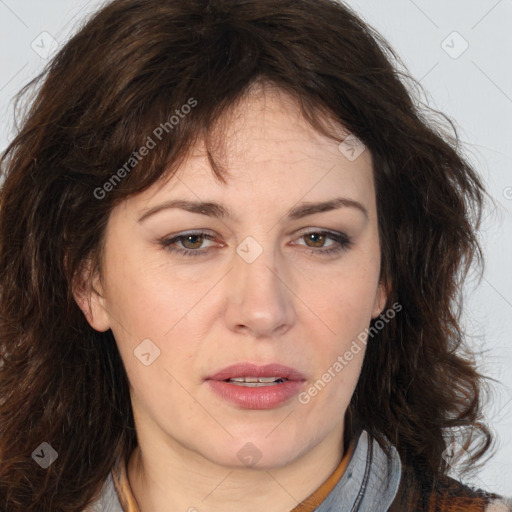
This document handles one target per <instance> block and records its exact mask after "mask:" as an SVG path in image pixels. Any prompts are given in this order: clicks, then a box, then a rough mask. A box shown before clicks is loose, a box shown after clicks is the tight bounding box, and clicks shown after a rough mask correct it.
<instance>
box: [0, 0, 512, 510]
mask: <svg viewBox="0 0 512 512" xmlns="http://www.w3.org/2000/svg"><path fill="white" fill-rule="evenodd" d="M394 59H396V57H395V56H394V54H393V52H392V50H391V49H390V48H389V47H388V46H387V44H386V42H385V41H383V40H382V38H381V37H380V36H379V35H378V34H376V33H375V32H373V31H372V30H371V29H370V28H369V27H368V26H366V25H365V24H364V23H363V22H362V21H361V20H359V19H358V18H357V17H356V15H355V14H354V13H352V12H351V11H350V10H349V9H348V8H347V7H345V6H343V5H342V4H341V3H338V2H335V1H331V0H301V1H298V0H287V1H276V0H229V1H228V0H217V1H207V0H190V1H187V2H179V1H178V0H159V1H157V0H115V1H113V2H111V3H109V4H107V5H106V6H105V7H104V8H103V9H102V10H101V11H99V12H98V13H97V14H96V15H95V16H94V17H93V18H92V19H91V20H90V21H88V23H87V24H86V25H85V26H84V27H82V28H81V30H80V31H79V32H78V33H77V34H76V35H75V36H74V37H73V38H72V39H71V40H70V41H69V42H68V43H67V44H66V45H65V47H64V48H63V49H62V50H61V51H60V52H59V53H58V55H57V56H56V57H55V59H54V60H53V61H52V63H51V65H50V66H49V68H48V70H47V72H46V73H45V74H44V76H43V77H41V78H42V86H41V88H40V90H39V93H38V95H37V97H36V98H35V100H34V101H33V104H32V105H31V108H30V111H29V112H28V114H27V116H26V119H25V120H24V123H23V125H22V127H21V129H20V132H19V134H18V135H17V137H16V138H15V139H14V141H13V142H12V144H11V145H10V147H9V148H8V149H7V151H6V153H5V155H4V157H3V159H2V172H3V175H4V177H5V178H4V179H5V181H4V183H3V187H2V192H1V201H0V247H1V252H0V262H1V265H2V268H3V274H2V281H1V290H2V293H1V331H0V333H1V355H2V360H3V364H2V366H1V368H0V382H1V391H0V393H1V395H0V396H1V400H0V415H1V424H2V437H1V442H0V443H1V444H0V453H1V457H2V464H1V466H0V475H1V478H0V510H2V511H8V512H18V511H24V512H25V511H38V512H42V511H52V512H56V511H58V512H75V511H83V510H86V511H91V510H118V511H119V510H123V511H124V512H128V511H129V512H134V511H138V512H148V511H151V512H163V511H169V510H173V511H174V510H183V511H185V510H188V511H190V512H191V511H194V510H197V511H200V512H203V511H220V510H222V511H223V512H224V511H231V510H244V511H256V510H258V511H259V510H266V511H276V512H280V511H288V510H294V511H312V510H317V511H321V512H322V511H328V510H336V511H345V510H346V511H357V510H358V511H386V510H390V511H404V510H407V511H408V510H411V511H431V510H442V511H445V510H446V511H454V510H470V511H472V510H475V511H476V510H512V508H511V506H510V504H507V503H506V501H505V500H504V499H502V498H500V497H499V496H496V495H493V494H489V493H486V492H484V491H481V490H475V489H470V488H469V487H466V486H464V485H463V483H461V482H459V481H457V480H453V479H451V478H449V477H448V476H447V473H448V471H449V469H450V467H451V465H452V464H453V463H454V458H455V460H456V459H457V457H458V456H464V455H467V457H466V458H467V459H468V464H467V467H468V469H470V468H471V467H472V466H473V465H474V464H475V463H476V462H477V461H478V460H480V459H481V458H482V456H483V455H484V454H485V453H486V452H487V451H488V449H489V447H490V445H491V441H492V438H491V435H490V433H489V430H488V427H487V426H486V425H485V424H484V423H483V422H482V416H481V391H482V382H483V381H482V379H483V377H482V376H481V375H480V374H479V373H478V371H477V369H476V368H475V365H474V363H473V362H472V359H471V354H468V353H467V351H466V352H465V351H464V350H465V346H464V340H463V337H462V334H461V330H460V328H459V314H458V313H459V312H458V310H457V308H456V300H457V298H458V293H459V292H460V287H461V284H462V280H461V279H460V278H461V276H463V275H464V274H465V273H466V272H467V270H468V268H469V266H470V264H471V263H472V262H473V260H474V259H475V258H476V259H480V258H481V253H480V248H479V246H478V243H477V239H476V230H477V228H478V225H479V219H480V212H481V208H482V203H483V200H484V197H485V191H484V189H483V187H482V184H481V182H480V180H479V178H478V175H477V174H476V172H475V171H474V170H473V169H472V168H471V167H470V166H469V164H468V163H467V161H466V160H465V159H464V157H463V156H462V155H461V154H460V153H459V152H458V151H457V150H456V141H455V140H453V139H451V138H450V137H449V136H448V134H446V133H444V132H443V130H442V128H441V126H435V125H434V124H432V123H428V122H427V121H426V120H425V118H424V117H423V116H422V114H421V113H420V112H419V110H418V108H417V107H416V106H415V105H414V103H413V101H412V99H411V97H410V96H409V94H408V92H407V89H406V87H405V85H404V84H403V83H402V82H401V81H400V80H399V79H398V75H397V73H396V70H395V67H394V63H393V60H394Z"/></svg>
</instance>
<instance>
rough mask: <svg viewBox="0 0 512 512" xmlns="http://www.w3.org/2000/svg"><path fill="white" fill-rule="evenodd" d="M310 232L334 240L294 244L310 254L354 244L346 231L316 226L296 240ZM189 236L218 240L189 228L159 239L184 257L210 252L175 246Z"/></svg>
mask: <svg viewBox="0 0 512 512" xmlns="http://www.w3.org/2000/svg"><path fill="white" fill-rule="evenodd" d="M309 234H317V235H325V236H326V237H327V238H330V239H331V240H333V241H334V243H333V244H331V245H332V247H331V245H330V246H327V248H322V247H319V248H314V247H308V246H307V245H302V244H293V245H301V246H302V247H305V249H306V252H308V253H309V254H319V255H327V254H336V253H339V252H342V251H344V250H347V249H348V248H349V247H350V246H351V245H352V244H353V241H352V238H351V237H349V236H348V235H347V234H346V233H343V232H337V231H331V230H329V229H325V228H315V227H310V228H308V229H307V230H306V231H301V232H300V233H299V234H298V235H296V237H295V239H294V240H297V239H299V240H300V239H301V238H303V237H305V236H307V235H309ZM187 236H198V237H199V238H204V239H206V240H212V241H214V240H216V237H215V236H214V235H212V234H210V233H209V232H208V231H207V230H189V231H182V232H181V233H176V234H173V235H168V236H164V237H162V238H161V239H159V240H158V242H159V243H160V245H162V246H163V247H164V248H165V249H167V250H168V251H169V252H173V253H177V254H178V255H181V256H183V257H187V256H199V255H201V254H205V253H207V252H209V248H206V249H186V248H173V247H172V245H173V243H175V242H179V241H180V239H182V238H186V237H187ZM224 245H225V244H221V246H224Z"/></svg>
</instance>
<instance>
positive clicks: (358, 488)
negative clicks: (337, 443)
mask: <svg viewBox="0 0 512 512" xmlns="http://www.w3.org/2000/svg"><path fill="white" fill-rule="evenodd" d="M390 449H391V453H390V456H389V457H388V456H387V455H386V453H385V452H384V450H383V449H382V448H381V447H380V445H379V444H378V443H377V441H375V439H370V436H369V435H368V433H367V432H366V431H365V430H363V431H362V432H361V435H360V436H359V439H358V441H357V446H356V448H355V450H354V453H353V454H352V458H351V459H350V462H349V463H348V466H347V468H346V469H345V472H344V473H343V475H342V477H341V478H340V480H339V482H338V483H337V484H336V486H335V487H334V489H333V490H332V491H331V492H330V493H329V495H328V496H327V497H326V498H325V500H324V501H323V502H322V503H321V504H320V506H319V507H318V508H317V509H316V512H386V511H387V510H388V509H389V507H390V506H391V504H392V503H393V500H394V499H395V496H396V494H397V492H398V487H399V485H400V478H401V474H402V463H401V462H400V456H399V455H398V452H397V450H396V448H395V447H394V446H391V447H390Z"/></svg>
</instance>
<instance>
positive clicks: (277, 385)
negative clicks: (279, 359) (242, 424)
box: [205, 363, 306, 409]
mask: <svg viewBox="0 0 512 512" xmlns="http://www.w3.org/2000/svg"><path fill="white" fill-rule="evenodd" d="M205 380H206V383H207V384H208V385H209V387H210V389H211V390H212V391H213V392H214V393H215V394H216V395H217V396H218V397H220V398H221V399H222V400H224V401H226V402H228V403H229V404H231V405H235V406H236V407H239V408H242V409H273V408H275V407H278V406H280V405H282V404H284V403H286V402H288V401H289V400H290V399H291V398H292V397H293V396H295V395H297V394H298V393H299V391H300V390H301V388H302V387H303V385H304V382H305V380H306V379H305V377H304V375H302V373H300V372H299V371H298V370H295V369H294V368H290V367H289V366H283V365H281V364H267V365H263V366H258V365H255V364H252V363H239V364H235V365H232V366H228V367H227V368H224V369H223V370H221V371H220V372H217V373H215V374H214V375H211V376H209V377H207V378H206V379H205Z"/></svg>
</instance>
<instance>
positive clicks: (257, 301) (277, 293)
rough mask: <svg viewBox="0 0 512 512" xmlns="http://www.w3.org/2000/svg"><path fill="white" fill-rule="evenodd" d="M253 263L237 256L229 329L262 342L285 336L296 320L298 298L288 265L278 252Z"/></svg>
mask: <svg viewBox="0 0 512 512" xmlns="http://www.w3.org/2000/svg"><path fill="white" fill-rule="evenodd" d="M240 254H242V253H240ZM249 261H250V259H244V257H242V256H239V254H236V255H235V258H234V268H233V270H232V271H231V272H230V273H229V283H228V284H227V286H228V288H229V293H228V304H227V308H226V322H227V324H228V327H229V329H231V330H233V331H234V332H236V333H237V334H244V335H246V336H250V337H253V338H259V339H261V338H271V337H275V336H277V335H282V334H284V333H285V332H287V331H288V330H289V329H290V328H291V326H292V325H293V324H294V322H295V319H296V312H295V308H294V301H295V295H294V293H293V290H292V283H291V282H290V280H291V278H290V276H289V274H288V273H287V272H286V268H285V264H284V262H283V261H282V259H280V258H279V254H277V255H276V251H273V250H269V249H267V248H265V249H264V250H263V251H262V252H261V254H260V255H259V256H258V257H257V258H256V259H255V260H254V261H252V262H249Z"/></svg>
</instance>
